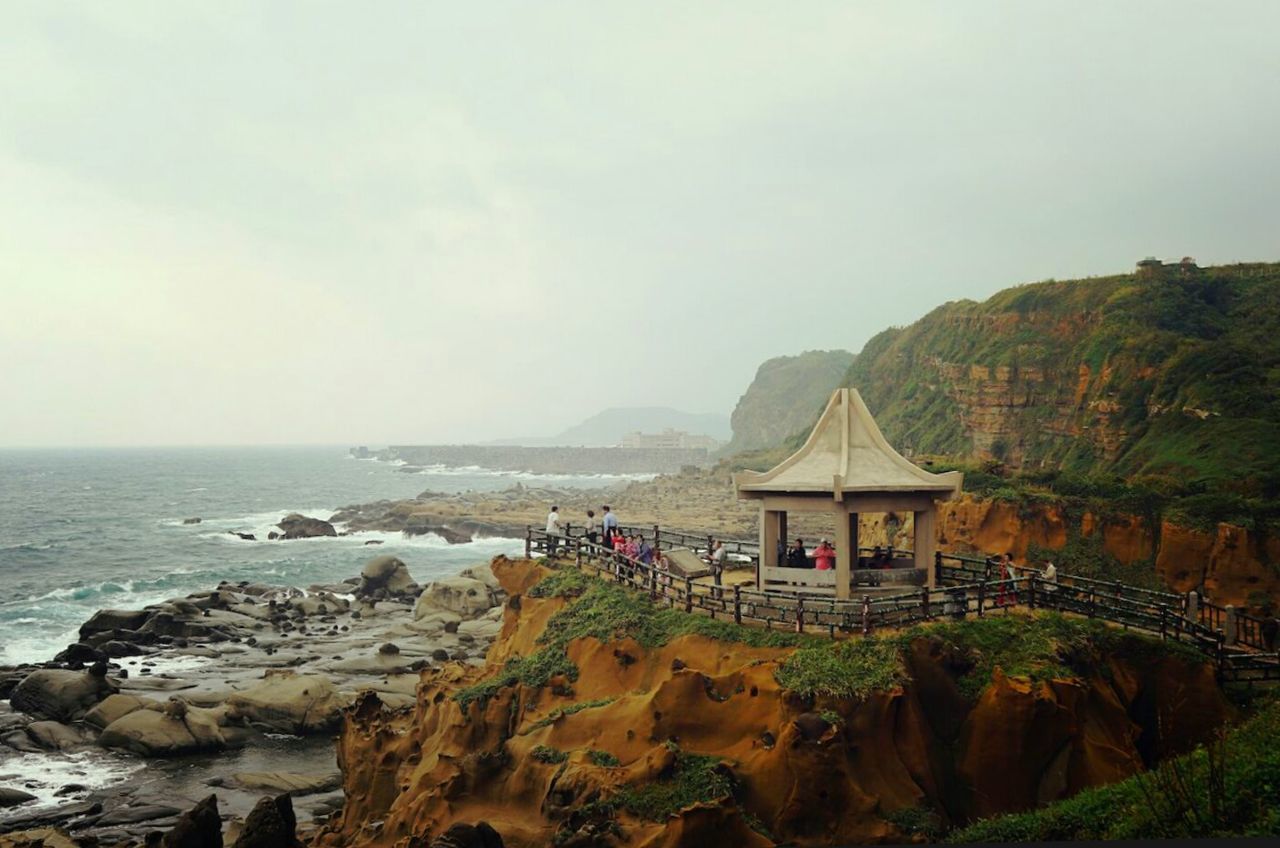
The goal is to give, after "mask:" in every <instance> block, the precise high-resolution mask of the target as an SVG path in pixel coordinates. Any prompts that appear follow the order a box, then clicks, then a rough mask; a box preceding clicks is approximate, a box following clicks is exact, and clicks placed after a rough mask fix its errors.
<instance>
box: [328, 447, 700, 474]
mask: <svg viewBox="0 0 1280 848" xmlns="http://www.w3.org/2000/svg"><path fill="white" fill-rule="evenodd" d="M353 455H354V454H353ZM368 455H370V456H372V457H373V458H376V459H380V460H383V461H387V462H392V461H396V460H399V461H402V462H404V463H407V465H408V466H419V467H421V466H429V465H446V466H451V467H457V468H462V467H467V466H479V467H480V468H489V469H493V470H495V471H531V472H534V473H537V474H666V473H672V472H678V471H679V470H680V469H681V468H683V467H684V466H686V465H694V466H698V467H704V466H706V465H708V464H709V463H710V460H709V455H708V453H707V450H706V448H579V447H521V446H517V445H392V446H391V447H388V448H385V449H383V450H380V451H372V452H369V453H368Z"/></svg>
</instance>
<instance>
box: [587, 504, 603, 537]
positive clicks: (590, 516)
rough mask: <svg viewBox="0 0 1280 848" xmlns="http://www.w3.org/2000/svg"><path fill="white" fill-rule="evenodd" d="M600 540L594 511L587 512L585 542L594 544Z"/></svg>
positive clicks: (598, 526)
mask: <svg viewBox="0 0 1280 848" xmlns="http://www.w3.org/2000/svg"><path fill="white" fill-rule="evenodd" d="M599 538H600V522H598V521H596V511H595V510H594V509H589V510H587V541H588V542H590V543H591V544H593V545H594V544H595V543H596V542H597V541H598V540H599Z"/></svg>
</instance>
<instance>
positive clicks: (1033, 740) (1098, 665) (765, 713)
mask: <svg viewBox="0 0 1280 848" xmlns="http://www.w3.org/2000/svg"><path fill="white" fill-rule="evenodd" d="M492 568H493V572H494V574H495V575H496V576H497V578H498V580H499V581H500V583H501V585H502V587H503V589H504V591H505V592H506V593H507V594H508V596H509V598H510V600H509V601H508V603H507V607H506V610H505V613H504V621H503V629H502V633H501V634H500V636H499V637H498V639H497V641H495V643H494V645H493V646H492V648H491V649H490V651H489V654H488V656H487V664H486V666H485V667H484V668H482V669H476V668H468V667H464V666H461V665H445V666H443V667H440V668H434V669H431V670H428V671H425V672H423V675H422V679H421V683H420V685H419V687H418V691H417V694H416V700H415V703H414V704H413V705H412V706H409V707H406V708H403V709H399V710H395V709H391V708H390V707H388V706H387V705H384V704H383V703H382V702H381V701H380V700H379V699H378V697H377V696H376V695H372V694H371V695H366V696H364V697H363V699H362V700H361V701H360V702H359V703H357V704H356V705H355V706H354V707H352V708H351V709H349V710H347V711H346V713H345V715H344V719H343V726H342V732H341V737H340V739H339V743H338V752H339V753H338V759H339V763H340V765H341V767H342V770H343V780H344V790H345V793H346V804H345V805H344V807H343V810H342V811H341V813H340V814H338V815H336V816H335V818H334V819H333V820H332V821H331V822H330V823H329V824H328V825H327V826H326V827H325V828H324V829H323V830H322V831H320V832H318V833H317V834H314V835H313V837H312V839H311V844H313V845H318V846H333V848H337V846H348V845H349V846H391V845H426V844H428V843H429V842H430V840H431V839H432V838H433V837H435V836H437V835H439V834H441V833H443V832H444V831H445V830H447V829H448V828H450V827H451V826H455V825H459V824H468V825H470V824H476V823H478V822H485V823H487V824H488V825H490V826H492V827H493V828H494V829H495V830H496V831H497V832H498V833H499V834H501V837H502V839H503V841H504V844H506V845H507V846H544V845H548V844H556V845H568V846H573V845H576V846H596V845H599V846H603V845H638V846H672V848H674V846H695V845H704V844H737V845H757V846H765V845H773V844H778V843H779V842H783V841H785V842H787V843H788V844H797V845H826V844H843V843H849V842H903V841H924V840H926V839H928V838H931V837H935V836H936V835H937V834H938V833H940V832H941V831H942V830H944V829H946V828H949V827H952V826H955V825H960V824H963V823H966V822H968V821H971V820H974V819H977V818H982V817H986V816H990V815H993V814H997V813H1003V812H1011V811H1017V810H1026V809H1031V808H1033V807H1036V806H1038V805H1041V804H1044V803H1047V802H1050V801H1053V800H1055V799H1058V798H1063V797H1067V796H1070V795H1072V794H1074V793H1076V792H1078V791H1080V790H1081V789H1084V788H1086V787H1091V786H1097V785H1102V784H1107V783H1111V782H1114V781H1117V780H1121V779H1123V778H1125V777H1128V776H1129V775H1132V774H1134V773H1136V772H1138V771H1140V770H1141V769H1143V768H1144V767H1145V766H1147V765H1150V764H1151V763H1153V762H1156V761H1157V760H1159V759H1160V758H1162V757H1164V756H1166V755H1170V754H1175V753H1178V752H1181V751H1184V750H1187V749H1188V748H1189V747H1191V746H1192V745H1194V744H1195V742H1196V741H1197V740H1200V739H1203V738H1205V737H1206V735H1207V734H1209V733H1211V732H1212V731H1213V729H1214V728H1216V727H1218V726H1219V725H1220V724H1221V723H1222V722H1223V721H1224V720H1225V719H1226V718H1227V717H1228V714H1229V712H1230V710H1229V707H1228V706H1227V704H1226V703H1225V702H1224V700H1223V698H1222V696H1221V694H1220V693H1219V691H1218V689H1217V686H1216V684H1215V683H1214V680H1213V674H1212V670H1211V669H1210V668H1209V666H1207V665H1206V664H1204V663H1203V662H1202V661H1201V660H1200V658H1199V657H1198V656H1196V655H1194V654H1192V653H1189V652H1187V651H1186V650H1185V649H1178V648H1176V647H1171V646H1167V645H1164V644H1162V643H1159V642H1154V641H1151V640H1148V639H1145V638H1143V637H1138V636H1133V635H1130V634H1123V633H1118V632H1116V631H1113V630H1109V629H1108V628H1106V627H1105V626H1102V625H1098V624H1095V623H1091V622H1084V621H1078V620H1071V619H1067V618H1063V617H1061V616H1055V615H1044V614H1041V615H1036V616H1029V615H1016V614H1015V615H1009V616H1002V617H995V618H990V617H989V618H986V619H981V620H975V621H966V622H953V623H947V624H939V625H935V626H932V627H922V628H917V629H914V630H911V631H907V632H903V633H886V634H884V635H879V636H873V637H870V638H864V637H855V638H853V639H850V640H847V641H840V642H832V641H829V640H826V639H823V638H820V637H810V636H799V635H796V634H789V633H777V632H773V633H770V632H765V631H760V630H752V629H747V628H736V627H734V626H732V625H730V624H726V623H723V622H715V621H711V620H709V619H705V618H701V617H695V616H690V615H685V614H684V613H682V612H680V611H677V610H668V609H663V608H655V607H652V606H651V605H650V604H649V601H648V599H647V598H645V597H643V596H641V595H637V594H634V593H632V592H631V591H630V590H627V589H624V588H622V587H620V586H617V585H615V584H612V583H608V582H604V581H600V580H598V579H596V578H588V577H585V576H584V575H582V574H580V573H579V572H577V571H576V570H572V569H563V570H556V571H553V570H551V569H548V568H546V567H544V566H542V565H539V564H537V563H534V562H531V561H526V560H507V559H505V558H501V557H500V558H498V559H496V560H495V561H494V563H493V566H492Z"/></svg>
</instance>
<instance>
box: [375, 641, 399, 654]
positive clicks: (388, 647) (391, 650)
mask: <svg viewBox="0 0 1280 848" xmlns="http://www.w3.org/2000/svg"><path fill="white" fill-rule="evenodd" d="M378 653H380V654H384V655H393V654H398V653H400V648H399V647H397V646H396V645H395V644H394V643H393V642H386V643H384V644H383V645H382V647H380V648H378Z"/></svg>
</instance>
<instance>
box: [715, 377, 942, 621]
mask: <svg viewBox="0 0 1280 848" xmlns="http://www.w3.org/2000/svg"><path fill="white" fill-rule="evenodd" d="M963 478H964V475H963V474H961V473H960V472H959V471H951V472H947V473H944V474H932V473H930V472H928V471H925V470H924V469H922V468H919V467H917V466H916V465H913V464H912V463H911V462H910V461H909V460H907V459H906V458H904V457H903V456H902V455H901V454H899V453H898V452H897V451H896V450H894V449H893V447H891V446H890V445H889V443H888V442H887V441H886V440H885V438H884V436H883V435H882V434H881V432H880V428H879V427H878V426H877V425H876V422H875V419H874V418H872V417H871V412H870V411H869V410H868V409H867V405H866V404H865V403H863V401H862V397H861V395H859V394H858V392H857V390H856V389H837V390H836V391H835V392H834V393H833V394H832V395H831V400H830V401H828V402H827V407H826V409H825V410H824V411H823V413H822V417H821V418H819V419H818V423H817V424H815V425H814V428H813V432H812V433H810V434H809V438H808V440H807V441H805V443H804V445H802V446H801V447H800V449H799V450H798V451H796V452H795V453H794V454H792V455H791V456H790V457H788V458H787V459H785V460H783V461H782V462H781V463H779V464H778V465H776V466H775V467H773V468H772V469H770V470H769V471H765V472H755V471H743V472H740V473H738V474H735V475H734V477H733V483H734V487H735V488H736V489H737V491H738V498H739V499H743V500H758V501H759V502H760V564H759V566H758V570H757V573H756V585H757V586H758V587H761V588H764V587H766V585H767V584H769V583H784V584H796V585H798V586H803V587H812V590H814V591H818V592H823V593H830V592H832V591H834V594H835V597H837V598H848V597H850V595H851V593H852V587H853V585H854V574H853V571H854V566H855V565H856V564H857V563H858V514H859V513H863V512H868V513H876V512H880V513H884V512H911V513H912V514H913V515H914V517H915V536H914V548H913V549H914V555H913V560H912V561H911V562H908V563H907V565H908V566H913V567H912V569H911V570H912V573H911V574H910V575H909V576H910V577H912V578H914V579H912V580H911V581H910V582H913V583H917V584H926V583H927V584H928V585H929V586H932V585H933V582H934V574H933V552H934V546H935V543H934V527H935V525H936V513H937V502H938V501H939V500H948V499H950V498H951V497H953V496H954V495H956V494H957V493H958V492H959V491H960V484H961V482H962V481H963ZM792 511H798V512H827V513H831V514H832V515H833V516H834V517H835V523H836V532H835V547H836V567H835V569H834V570H826V571H818V570H813V569H801V568H787V567H785V565H784V564H783V563H781V562H779V561H778V542H779V540H784V541H785V540H786V538H787V513H788V512H792Z"/></svg>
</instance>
